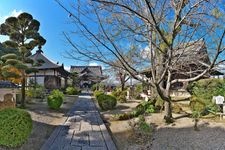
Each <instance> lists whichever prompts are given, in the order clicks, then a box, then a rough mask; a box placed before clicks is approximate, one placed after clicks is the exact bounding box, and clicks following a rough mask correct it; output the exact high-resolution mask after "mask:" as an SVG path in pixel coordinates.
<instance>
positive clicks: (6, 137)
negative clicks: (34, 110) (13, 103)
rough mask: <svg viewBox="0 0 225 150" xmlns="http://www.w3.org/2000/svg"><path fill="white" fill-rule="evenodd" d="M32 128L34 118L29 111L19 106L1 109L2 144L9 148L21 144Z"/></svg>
mask: <svg viewBox="0 0 225 150" xmlns="http://www.w3.org/2000/svg"><path fill="white" fill-rule="evenodd" d="M31 130H32V119H31V116H30V114H29V113H28V112H26V111H24V110H21V109H18V108H8V109H4V110H1V111H0V145H1V146H6V147H9V148H13V147H19V146H21V145H22V144H23V143H24V142H25V141H26V140H27V139H28V137H29V135H30V133H31Z"/></svg>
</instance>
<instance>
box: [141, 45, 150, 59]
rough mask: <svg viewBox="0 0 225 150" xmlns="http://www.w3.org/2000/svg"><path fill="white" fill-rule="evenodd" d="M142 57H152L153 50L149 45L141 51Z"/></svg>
mask: <svg viewBox="0 0 225 150" xmlns="http://www.w3.org/2000/svg"><path fill="white" fill-rule="evenodd" d="M141 57H142V58H143V59H147V58H151V50H150V48H149V46H146V47H145V48H144V49H143V50H142V51H141Z"/></svg>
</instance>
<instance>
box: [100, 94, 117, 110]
mask: <svg viewBox="0 0 225 150" xmlns="http://www.w3.org/2000/svg"><path fill="white" fill-rule="evenodd" d="M97 100H98V105H99V106H100V108H101V109H102V110H110V109H113V108H115V107H116V104H117V101H116V98H115V97H114V96H112V95H106V94H101V95H99V96H98V97H97Z"/></svg>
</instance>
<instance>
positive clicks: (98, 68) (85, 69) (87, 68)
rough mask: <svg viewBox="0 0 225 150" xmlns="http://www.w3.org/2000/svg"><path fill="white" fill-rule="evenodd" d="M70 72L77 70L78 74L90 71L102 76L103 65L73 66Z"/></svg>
mask: <svg viewBox="0 0 225 150" xmlns="http://www.w3.org/2000/svg"><path fill="white" fill-rule="evenodd" d="M70 72H77V73H78V74H83V73H85V72H86V73H89V74H94V75H96V76H102V67H101V66H71V68H70Z"/></svg>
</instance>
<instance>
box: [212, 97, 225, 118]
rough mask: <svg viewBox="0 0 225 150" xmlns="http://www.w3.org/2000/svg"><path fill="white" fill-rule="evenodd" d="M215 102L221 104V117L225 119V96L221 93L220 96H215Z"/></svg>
mask: <svg viewBox="0 0 225 150" xmlns="http://www.w3.org/2000/svg"><path fill="white" fill-rule="evenodd" d="M212 101H213V102H215V103H216V104H217V105H219V106H220V108H221V106H222V108H221V109H222V111H223V112H222V113H221V114H220V118H221V119H222V118H223V119H225V116H224V114H225V105H224V103H223V102H224V97H223V96H221V95H219V96H213V100H212Z"/></svg>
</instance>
